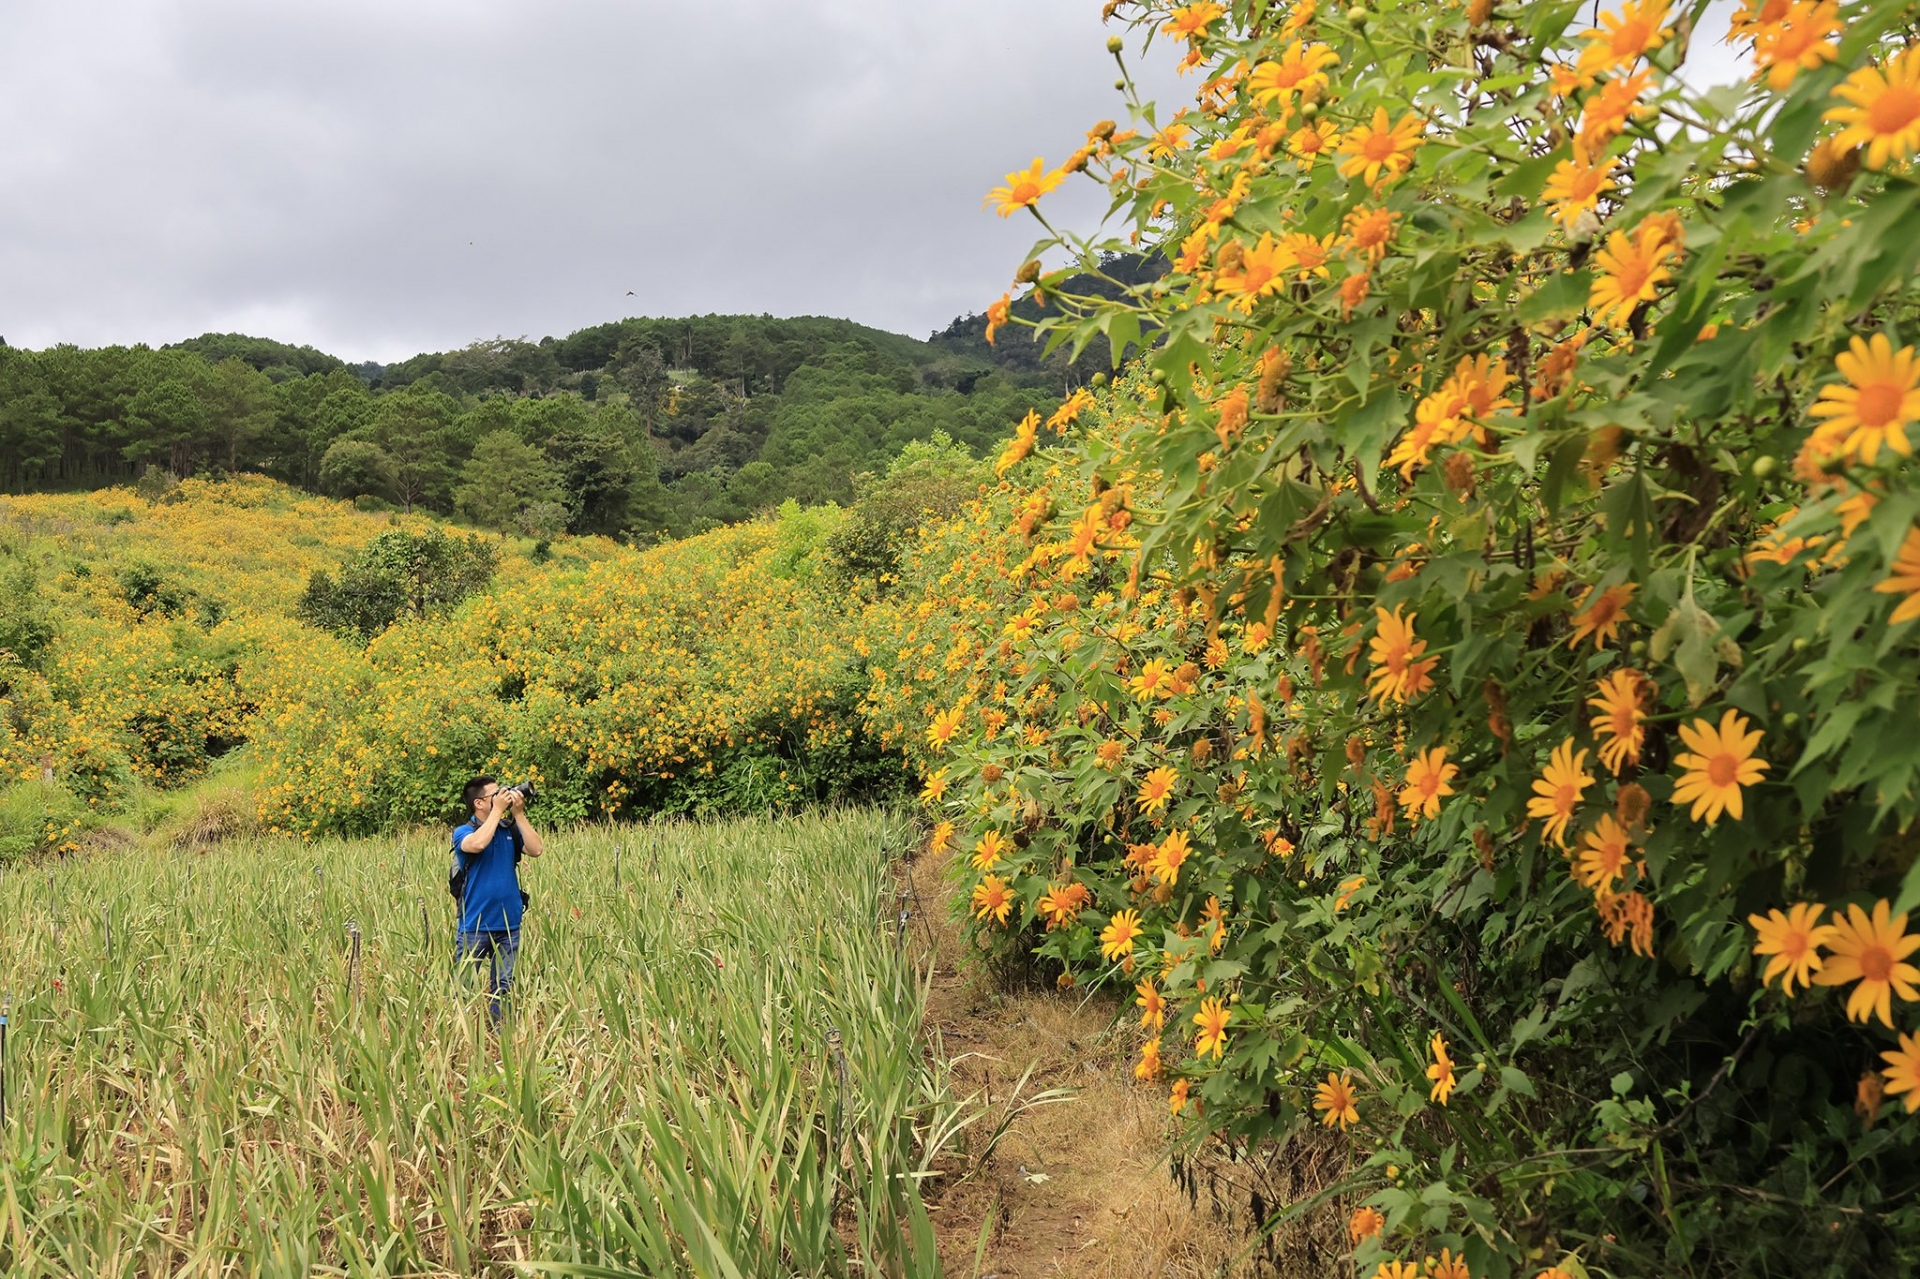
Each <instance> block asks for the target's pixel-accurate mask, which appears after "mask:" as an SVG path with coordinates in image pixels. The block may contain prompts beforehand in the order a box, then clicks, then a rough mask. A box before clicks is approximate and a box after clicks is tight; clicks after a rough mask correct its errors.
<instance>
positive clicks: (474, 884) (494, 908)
mask: <svg viewBox="0 0 1920 1279" xmlns="http://www.w3.org/2000/svg"><path fill="white" fill-rule="evenodd" d="M476 829H478V828H477V827H476V826H475V825H474V824H473V823H472V822H468V823H467V824H466V825H464V826H461V827H458V828H457V829H456V830H455V831H454V832H453V855H454V856H455V857H458V858H460V859H461V861H462V862H463V863H465V865H466V867H467V891H466V896H465V897H464V898H463V899H462V900H461V903H460V931H461V932H463V933H480V932H511V931H515V930H517V929H518V928H519V927H520V913H521V910H522V909H523V907H522V904H521V901H520V876H519V874H518V872H516V871H515V870H514V866H513V835H512V834H511V833H510V831H509V829H508V828H507V827H505V826H499V827H496V828H495V829H494V832H493V842H492V843H490V844H488V845H487V846H486V847H485V848H484V849H482V850H481V851H479V852H477V853H467V852H462V851H461V849H460V841H461V840H463V839H465V838H466V837H467V836H469V835H471V834H473V832H474V831H475V830H476Z"/></svg>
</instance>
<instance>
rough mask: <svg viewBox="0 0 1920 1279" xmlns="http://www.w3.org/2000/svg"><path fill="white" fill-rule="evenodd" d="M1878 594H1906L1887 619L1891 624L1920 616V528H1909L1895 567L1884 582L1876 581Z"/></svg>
mask: <svg viewBox="0 0 1920 1279" xmlns="http://www.w3.org/2000/svg"><path fill="white" fill-rule="evenodd" d="M1873 589H1874V593H1875V594H1877V595H1904V596H1906V597H1907V598H1905V599H1904V600H1901V601H1900V605H1899V607H1898V608H1895V609H1894V610H1893V616H1892V617H1889V618H1888V619H1887V621H1888V623H1889V624H1890V625H1898V624H1899V623H1901V622H1910V621H1912V620H1913V619H1914V618H1916V617H1920V528H1910V529H1908V530H1907V537H1906V540H1905V541H1903V542H1902V543H1900V551H1899V553H1898V554H1897V555H1895V556H1894V557H1893V568H1892V569H1891V570H1890V571H1889V572H1888V574H1887V580H1886V581H1884V582H1875V583H1874V585H1873Z"/></svg>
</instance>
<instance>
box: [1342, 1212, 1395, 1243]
mask: <svg viewBox="0 0 1920 1279" xmlns="http://www.w3.org/2000/svg"><path fill="white" fill-rule="evenodd" d="M1386 1227H1387V1219H1386V1216H1385V1215H1384V1214H1382V1213H1381V1211H1380V1210H1379V1209H1378V1208H1376V1207H1374V1206H1373V1205H1372V1204H1361V1205H1360V1206H1359V1207H1358V1208H1355V1209H1354V1210H1353V1215H1352V1216H1351V1217H1348V1218H1347V1237H1348V1238H1349V1239H1351V1240H1353V1241H1354V1242H1355V1243H1359V1242H1360V1241H1361V1240H1362V1239H1371V1238H1373V1237H1374V1236H1375V1235H1378V1234H1379V1233H1380V1232H1381V1231H1382V1230H1384V1229H1386Z"/></svg>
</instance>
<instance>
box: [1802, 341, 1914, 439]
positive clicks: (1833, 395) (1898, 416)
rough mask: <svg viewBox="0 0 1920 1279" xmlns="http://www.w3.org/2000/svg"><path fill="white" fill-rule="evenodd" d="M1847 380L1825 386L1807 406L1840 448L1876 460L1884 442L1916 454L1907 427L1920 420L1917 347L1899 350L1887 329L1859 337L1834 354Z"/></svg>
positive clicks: (1835, 365) (1822, 429)
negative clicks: (1895, 348)
mask: <svg viewBox="0 0 1920 1279" xmlns="http://www.w3.org/2000/svg"><path fill="white" fill-rule="evenodd" d="M1833 363H1834V367H1835V368H1837V369H1839V371H1840V376H1841V377H1843V378H1845V379H1846V382H1845V383H1844V384H1841V383H1833V384H1830V385H1827V386H1823V387H1821V388H1820V398H1819V400H1818V402H1816V403H1815V404H1814V406H1813V407H1812V408H1810V409H1808V410H1807V412H1808V413H1809V414H1810V415H1811V416H1813V417H1823V418H1826V419H1827V421H1826V422H1825V423H1823V424H1822V425H1821V426H1820V427H1819V428H1818V429H1819V431H1820V432H1821V433H1822V434H1823V435H1824V436H1826V437H1827V438H1829V439H1830V440H1833V441H1837V442H1838V446H1839V451H1840V452H1842V453H1844V454H1846V455H1847V456H1848V457H1850V458H1858V459H1859V460H1860V461H1862V462H1865V463H1867V464H1868V465H1872V464H1873V460H1874V458H1876V457H1878V456H1879V454H1880V448H1881V446H1882V445H1885V446H1886V447H1887V448H1890V449H1892V450H1893V451H1894V452H1895V453H1898V454H1900V455H1901V456H1902V457H1911V456H1913V444H1912V443H1911V442H1910V441H1909V440H1908V439H1907V427H1908V426H1909V425H1911V424H1912V423H1914V422H1915V421H1920V360H1915V359H1914V356H1913V348H1912V347H1910V346H1903V347H1901V348H1900V350H1899V351H1897V352H1896V351H1895V350H1894V349H1893V343H1892V342H1889V341H1888V340H1887V335H1886V334H1884V333H1876V334H1874V335H1873V338H1872V340H1871V341H1869V340H1867V339H1865V338H1860V337H1855V338H1854V339H1853V340H1852V341H1851V342H1850V343H1848V349H1847V350H1845V351H1843V352H1841V353H1840V354H1839V355H1838V356H1837V357H1835V359H1834V362H1833Z"/></svg>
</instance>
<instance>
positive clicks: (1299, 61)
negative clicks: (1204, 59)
mask: <svg viewBox="0 0 1920 1279" xmlns="http://www.w3.org/2000/svg"><path fill="white" fill-rule="evenodd" d="M1339 62H1340V55H1339V54H1337V53H1335V52H1334V51H1333V50H1332V49H1329V48H1328V47H1327V46H1326V45H1324V44H1303V43H1302V42H1301V41H1299V40H1295V41H1294V42H1293V43H1292V44H1290V45H1288V46H1287V49H1286V52H1284V53H1282V54H1281V55H1280V60H1279V61H1278V62H1262V63H1260V64H1259V65H1258V66H1256V67H1254V69H1253V71H1252V73H1251V74H1249V75H1248V76H1247V88H1248V90H1249V91H1251V92H1252V94H1253V101H1254V105H1255V106H1261V107H1264V106H1266V105H1267V103H1269V102H1271V101H1273V100H1274V99H1275V98H1279V99H1280V100H1281V101H1282V102H1283V103H1284V102H1286V101H1289V100H1291V99H1292V98H1293V96H1294V95H1295V94H1300V95H1303V96H1306V97H1311V96H1312V95H1313V94H1314V93H1315V92H1316V91H1318V90H1320V89H1324V88H1326V87H1327V84H1328V83H1329V82H1328V79H1327V73H1326V68H1328V67H1331V66H1337V65H1338V64H1339Z"/></svg>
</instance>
